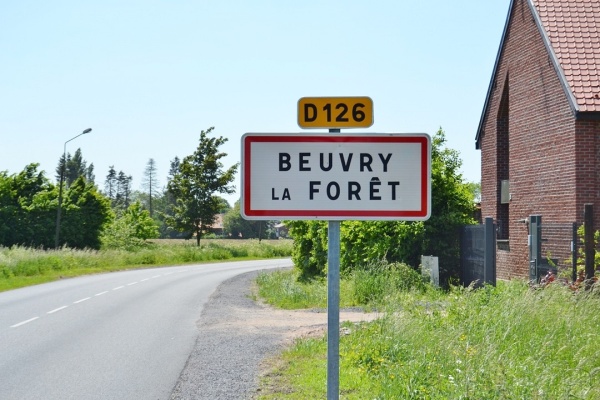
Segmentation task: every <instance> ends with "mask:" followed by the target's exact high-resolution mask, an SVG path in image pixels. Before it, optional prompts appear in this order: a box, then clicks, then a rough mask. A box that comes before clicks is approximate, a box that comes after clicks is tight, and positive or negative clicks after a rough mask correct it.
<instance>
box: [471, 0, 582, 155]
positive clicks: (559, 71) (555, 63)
mask: <svg viewBox="0 0 600 400" xmlns="http://www.w3.org/2000/svg"><path fill="white" fill-rule="evenodd" d="M525 1H526V3H527V5H528V6H529V10H530V11H531V14H532V15H533V20H534V22H535V25H536V26H537V28H538V31H539V32H540V35H541V36H542V41H543V42H544V47H546V50H547V51H548V54H549V55H550V59H551V60H552V65H553V67H554V70H555V71H556V73H557V75H558V79H559V81H560V84H561V86H562V88H563V91H564V93H565V96H566V97H567V101H568V102H569V106H570V107H571V111H572V112H573V115H574V116H576V117H577V118H584V119H585V117H584V116H583V114H585V115H588V114H587V113H581V112H580V111H579V104H577V100H576V99H575V95H574V94H573V91H572V90H571V87H570V86H569V83H568V81H567V77H566V76H565V73H564V71H563V69H562V67H561V66H560V62H559V61H558V57H556V53H555V52H554V48H553V47H552V43H551V42H550V38H549V37H548V34H547V32H546V29H544V25H543V24H542V20H541V18H540V15H539V14H538V12H537V9H536V8H535V5H534V4H533V0H525ZM514 3H515V0H511V1H510V6H509V7H508V16H507V17H506V24H505V25H504V31H503V32H502V39H501V41H500V48H499V49H498V55H497V56H496V62H495V64H494V70H493V71H492V78H491V80H490V85H489V87H488V91H487V94H486V97H485V102H484V105H483V110H482V112H481V118H480V119H479V126H478V127H477V135H476V136H475V149H477V150H481V143H480V139H481V135H482V133H483V123H484V120H485V116H486V114H487V111H488V108H489V105H490V102H491V94H492V88H493V86H494V80H495V79H496V74H497V72H498V68H499V64H500V58H501V57H502V53H503V52H504V41H505V39H506V34H507V32H508V27H509V26H510V22H511V18H512V11H513V6H514Z"/></svg>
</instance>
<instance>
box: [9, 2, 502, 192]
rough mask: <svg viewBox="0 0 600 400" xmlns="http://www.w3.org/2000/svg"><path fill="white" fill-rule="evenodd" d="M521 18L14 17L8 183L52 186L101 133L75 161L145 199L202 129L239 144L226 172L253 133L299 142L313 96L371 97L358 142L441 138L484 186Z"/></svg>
mask: <svg viewBox="0 0 600 400" xmlns="http://www.w3.org/2000/svg"><path fill="white" fill-rule="evenodd" d="M509 3H510V2H509V0H485V1H484V0H462V1H460V0H459V1H452V2H450V1H447V0H429V1H427V0H424V1H406V0H404V1H403V0H395V1H392V0H373V1H370V2H364V1H352V0H347V1H329V0H323V1H316V0H307V1H303V2H291V1H290V2H287V1H285V2H284V1H281V0H280V1H266V0H254V1H225V0H223V1H203V0H197V1H191V0H171V1H166V0H164V1H160V0H144V1H142V0H105V1H75V0H56V1H52V2H46V1H41V0H36V1H34V0H20V1H13V2H2V3H1V4H0V88H1V89H0V116H1V117H0V138H1V142H0V171H8V172H9V173H16V172H19V171H21V170H22V169H23V168H24V167H25V166H26V165H27V164H29V163H32V162H37V163H39V164H40V169H42V170H45V171H46V174H47V176H48V177H50V178H51V179H54V169H55V167H56V164H57V162H58V159H59V157H60V156H61V155H62V152H63V145H64V142H65V141H67V140H69V139H71V138H72V137H74V136H76V135H78V134H79V133H81V131H83V130H84V129H86V128H88V127H90V128H92V129H93V131H92V132H91V133H90V134H88V135H85V136H81V137H79V138H77V139H76V140H74V141H72V142H69V143H68V145H67V151H68V152H70V153H73V152H74V151H75V150H76V149H77V148H81V150H82V152H83V156H84V158H85V159H86V160H87V161H88V163H93V164H94V167H95V174H96V182H97V183H98V185H99V186H100V188H103V187H104V179H105V176H106V174H107V173H108V168H109V166H111V165H114V167H115V169H116V170H117V171H119V170H122V171H123V172H125V173H126V174H128V175H132V176H133V189H135V190H137V189H141V181H142V177H143V171H144V168H145V166H146V163H147V161H148V159H150V158H153V159H154V160H155V161H156V163H157V167H158V173H159V183H160V184H161V185H164V184H166V175H167V172H168V169H169V161H170V160H172V159H173V158H174V157H175V156H178V157H180V158H183V157H185V156H187V155H189V154H191V153H192V152H193V151H194V150H195V149H196V146H197V144H198V137H199V133H200V131H201V130H203V129H207V128H208V127H211V126H214V127H215V133H216V134H217V135H220V136H224V137H227V138H228V139H229V141H228V142H227V144H226V145H225V146H224V147H223V148H222V150H223V151H225V152H226V153H228V154H229V156H228V157H227V158H226V159H225V164H226V167H228V166H230V165H232V164H235V163H236V162H239V161H240V150H241V144H240V139H241V136H242V135H243V134H244V133H246V132H282V133H288V132H300V131H302V130H301V128H299V127H298V125H297V116H296V105H297V102H298V99H300V98H301V97H313V96H369V97H371V98H372V99H373V103H374V120H375V121H374V124H373V126H372V127H371V128H368V129H364V130H352V131H353V132H354V131H356V132H376V133H417V132H419V133H420V132H425V133H428V134H430V135H433V133H435V131H436V130H437V129H438V128H439V127H442V128H443V129H444V130H445V132H446V135H447V138H448V145H449V147H451V148H454V149H456V150H458V151H459V152H460V154H461V158H462V160H463V175H464V177H465V179H466V180H468V181H474V182H478V181H479V180H480V152H479V151H478V150H475V135H476V130H477V126H478V123H479V119H480V116H481V111H482V107H483V102H484V100H485V96H486V92H487V89H488V85H489V81H490V76H491V73H492V68H493V66H494V62H495V58H496V54H497V52H498V46H499V43H500V39H501V35H502V30H503V28H504V23H505V20H506V14H507V11H508V6H509ZM315 132H324V131H318V130H316V131H315ZM238 175H239V174H238ZM236 186H237V188H238V194H237V195H234V196H229V197H228V200H229V201H230V202H231V203H233V201H235V200H236V199H237V198H239V187H240V183H239V176H238V180H237V181H236Z"/></svg>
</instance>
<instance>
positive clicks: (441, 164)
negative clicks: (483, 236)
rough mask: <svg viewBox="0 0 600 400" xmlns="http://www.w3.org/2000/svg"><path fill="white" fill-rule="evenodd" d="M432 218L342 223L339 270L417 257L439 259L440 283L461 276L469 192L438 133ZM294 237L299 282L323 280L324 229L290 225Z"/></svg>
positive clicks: (311, 223) (298, 223)
mask: <svg viewBox="0 0 600 400" xmlns="http://www.w3.org/2000/svg"><path fill="white" fill-rule="evenodd" d="M431 158H432V160H431V162H432V173H431V192H432V204H431V217H430V218H429V220H427V221H425V222H420V221H417V222H407V221H366V222H363V221H344V222H342V223H341V238H340V242H341V243H340V246H341V268H342V270H351V269H354V268H357V267H360V266H361V265H364V264H365V263H367V264H368V263H369V262H371V261H372V260H386V261H388V262H390V263H393V262H401V263H406V264H409V265H411V266H413V267H417V266H418V265H419V263H420V256H421V255H435V256H437V257H439V262H440V278H441V279H442V280H443V281H448V280H449V279H450V278H451V277H455V276H458V275H459V268H460V255H459V249H460V245H459V242H458V240H459V235H458V229H459V228H460V227H461V226H463V225H465V224H472V223H475V221H474V219H473V212H474V203H473V193H472V190H471V189H470V186H469V184H468V183H465V182H464V181H463V178H462V175H461V174H460V171H459V170H460V167H461V163H462V162H461V160H460V157H459V153H458V152H457V151H456V150H452V149H448V148H447V147H446V137H445V134H444V131H443V130H442V129H440V130H438V131H437V133H436V134H435V135H434V137H433V138H432V156H431ZM288 226H289V227H290V233H291V235H292V237H293V238H294V252H293V254H292V257H293V259H294V264H295V265H296V267H297V268H299V269H300V271H301V276H302V277H310V276H316V275H321V276H322V275H323V274H324V273H325V266H326V263H327V225H326V223H325V222H320V221H292V222H288Z"/></svg>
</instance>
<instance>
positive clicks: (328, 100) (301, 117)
mask: <svg viewBox="0 0 600 400" xmlns="http://www.w3.org/2000/svg"><path fill="white" fill-rule="evenodd" d="M298 125H299V126H300V127H301V128H368V127H369V126H371V125H373V100H371V98H370V97H303V98H301V99H300V100H298Z"/></svg>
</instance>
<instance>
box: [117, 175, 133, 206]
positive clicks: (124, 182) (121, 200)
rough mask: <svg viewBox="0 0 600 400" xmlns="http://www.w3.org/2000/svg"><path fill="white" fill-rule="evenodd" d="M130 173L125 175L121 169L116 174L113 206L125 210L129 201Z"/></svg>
mask: <svg viewBox="0 0 600 400" xmlns="http://www.w3.org/2000/svg"><path fill="white" fill-rule="evenodd" d="M132 180H133V178H132V177H131V175H129V176H127V175H125V173H124V172H123V171H119V173H118V174H117V188H116V192H115V201H114V204H113V207H114V208H117V209H119V210H126V209H127V207H129V204H130V202H131V181H132Z"/></svg>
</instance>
